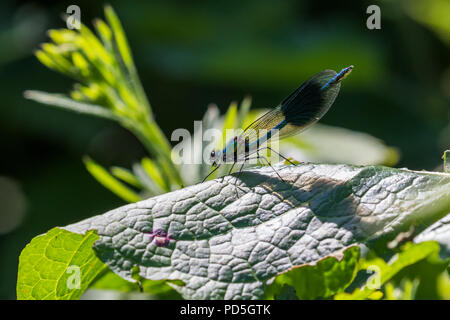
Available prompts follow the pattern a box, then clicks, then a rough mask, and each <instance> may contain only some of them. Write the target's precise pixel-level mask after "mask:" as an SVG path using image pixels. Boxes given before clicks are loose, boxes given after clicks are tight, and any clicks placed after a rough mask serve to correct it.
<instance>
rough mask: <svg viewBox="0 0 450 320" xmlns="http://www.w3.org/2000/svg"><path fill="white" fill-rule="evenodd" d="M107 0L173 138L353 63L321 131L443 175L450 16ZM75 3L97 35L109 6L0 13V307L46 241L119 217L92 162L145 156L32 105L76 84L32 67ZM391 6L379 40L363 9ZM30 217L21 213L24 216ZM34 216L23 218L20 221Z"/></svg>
mask: <svg viewBox="0 0 450 320" xmlns="http://www.w3.org/2000/svg"><path fill="white" fill-rule="evenodd" d="M349 2H350V1H334V0H333V1H325V0H323V1H311V2H308V1H282V2H281V1H275V0H267V1H266V0H264V1H262V0H252V1H236V2H235V1H227V2H221V3H220V4H219V3H216V2H214V1H196V2H194V1H139V2H133V1H110V2H109V3H110V4H111V5H112V6H113V7H114V9H115V10H116V12H117V14H118V15H119V18H120V19H121V21H122V24H123V26H124V28H125V32H126V34H127V36H128V40H129V43H130V46H131V49H132V51H133V54H134V58H135V63H136V66H137V69H138V72H139V74H140V77H141V80H142V83H143V86H144V88H145V89H146V91H147V94H148V97H149V100H150V103H151V104H152V108H153V111H154V113H155V116H156V120H157V122H158V124H159V125H160V127H161V128H162V129H163V131H164V132H165V133H166V135H167V136H169V137H170V134H171V132H172V131H173V130H174V129H176V128H187V129H189V130H192V129H193V121H194V120H199V119H201V117H202V115H203V113H204V112H205V110H206V106H207V105H208V104H209V103H211V102H214V103H217V104H218V106H219V107H220V109H221V110H222V111H225V110H226V108H227V106H228V105H229V103H230V102H231V101H233V100H235V101H240V100H241V99H242V98H243V97H244V96H245V95H246V94H250V95H251V96H252V98H253V106H254V107H257V108H265V107H272V106H275V105H276V104H278V103H279V102H280V101H281V99H282V98H283V97H285V96H286V95H287V94H289V93H290V92H291V91H292V90H293V89H294V88H296V87H297V86H298V85H299V84H300V83H301V82H302V81H304V80H305V79H307V78H308V77H310V76H311V75H313V74H315V73H317V72H319V71H321V70H323V69H334V70H337V71H339V70H340V69H342V68H343V67H346V66H348V65H350V64H353V65H355V69H354V71H353V73H352V75H351V76H350V77H349V78H348V79H346V80H345V81H346V83H345V90H341V93H340V97H339V101H340V103H339V106H340V108H339V109H337V108H336V109H333V108H332V110H330V112H328V114H327V115H326V116H325V117H324V118H323V120H322V123H326V124H330V125H335V126H340V127H345V128H348V129H353V130H358V131H363V132H367V133H369V134H371V135H373V136H375V137H378V138H380V139H382V140H383V141H384V142H385V143H386V144H388V145H390V146H394V147H397V148H398V150H399V151H400V154H401V158H400V161H399V163H398V164H397V166H399V167H408V168H410V169H416V170H422V169H425V170H435V169H437V167H438V166H439V165H440V164H441V161H442V160H441V155H442V152H443V151H444V150H445V149H448V148H449V147H450V127H449V118H450V104H449V97H450V65H449V61H450V60H449V58H450V54H449V46H450V27H449V26H448V22H447V23H446V22H445V21H448V19H449V17H450V8H449V6H448V4H447V5H446V4H445V3H446V2H445V0H432V1H428V0H411V1H358V2H356V1H355V2H352V3H351V4H349ZM70 4H77V5H78V6H80V8H81V20H82V22H83V23H85V24H87V25H88V26H89V27H92V24H91V21H92V19H93V18H95V17H102V18H103V4H104V3H103V2H100V1H97V2H95V1H69V2H65V1H61V2H59V3H57V4H56V3H54V2H52V1H42V2H37V1H19V2H14V1H8V0H6V1H5V0H2V1H1V2H0V88H1V89H0V90H1V97H0V146H1V158H0V159H1V160H0V161H1V166H0V211H1V212H0V215H1V216H0V217H1V220H0V224H3V227H0V232H1V233H0V298H3V299H15V283H16V274H17V263H18V256H19V254H20V251H21V250H22V249H23V247H24V246H25V245H26V244H27V243H28V242H29V241H30V240H31V239H32V238H33V237H34V236H36V235H38V234H40V233H43V232H46V231H47V230H49V229H50V228H52V227H54V226H63V225H67V224H69V223H73V222H76V221H79V220H81V219H84V218H87V217H90V216H92V215H95V214H101V213H103V212H105V211H107V210H109V209H112V208H115V207H117V206H119V205H122V204H123V203H124V202H123V201H122V200H120V199H118V198H117V197H116V196H114V195H113V194H112V193H110V192H109V191H107V190H106V189H104V188H103V187H102V186H101V185H100V184H98V182H96V181H95V180H94V179H93V178H92V177H91V176H90V175H89V174H88V173H87V171H86V170H85V168H84V165H83V163H82V161H81V158H82V156H83V155H86V154H88V155H90V156H91V157H92V158H94V159H95V160H96V161H98V162H100V163H102V164H103V165H105V166H109V165H122V166H129V165H130V164H131V163H132V162H133V161H136V160H139V159H140V158H141V157H142V156H143V155H145V151H144V149H143V148H142V147H141V146H140V144H139V142H138V141H137V140H136V139H135V138H134V137H133V136H132V135H131V134H129V133H128V132H127V131H125V130H124V129H122V128H120V127H119V126H118V125H116V124H114V123H111V122H108V121H105V120H100V119H95V118H90V117H87V116H80V115H76V114H73V113H70V112H65V111H61V110H56V109H52V108H49V107H47V106H43V105H39V104H37V103H35V102H31V101H27V100H25V99H24V98H23V91H24V90H26V89H37V90H43V91H48V92H61V93H63V92H64V93H65V92H68V91H69V90H70V89H71V86H72V81H71V80H69V79H67V78H65V77H64V76H62V75H60V74H56V73H54V72H52V71H50V70H48V69H46V68H45V67H44V66H43V65H41V64H40V63H39V62H38V60H37V59H36V58H35V57H34V56H33V54H32V53H33V50H34V49H36V48H38V46H39V44H40V43H42V42H44V41H47V40H48V38H47V37H46V30H48V29H50V28H64V27H65V23H64V22H63V20H62V19H61V18H60V17H61V14H62V13H63V12H65V11H66V8H67V6H68V5H70ZM370 4H377V5H379V6H380V8H381V30H368V29H367V28H366V19H367V18H368V16H369V15H368V14H366V8H367V7H368V6H369V5H370ZM23 208H25V209H24V210H22V209H23ZM20 212H24V215H23V216H22V215H20Z"/></svg>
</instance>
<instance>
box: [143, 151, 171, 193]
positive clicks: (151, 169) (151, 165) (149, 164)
mask: <svg viewBox="0 0 450 320" xmlns="http://www.w3.org/2000/svg"><path fill="white" fill-rule="evenodd" d="M141 165H142V168H144V170H145V172H146V173H147V174H148V176H149V177H150V178H151V179H152V180H153V181H155V182H156V184H157V185H158V186H159V187H160V188H161V189H162V190H166V191H169V189H168V186H167V184H166V182H165V180H164V178H163V176H162V175H161V172H160V171H159V169H158V166H157V165H156V163H155V162H154V161H152V160H151V159H149V158H143V159H142V161H141Z"/></svg>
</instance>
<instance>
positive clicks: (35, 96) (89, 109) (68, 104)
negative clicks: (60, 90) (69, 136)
mask: <svg viewBox="0 0 450 320" xmlns="http://www.w3.org/2000/svg"><path fill="white" fill-rule="evenodd" d="M24 95H25V98H27V99H30V100H34V101H37V102H40V103H43V104H46V105H49V106H53V107H58V108H63V109H68V110H71V111H75V112H78V113H85V114H90V115H94V116H97V117H102V118H107V119H111V120H119V119H118V118H117V116H116V115H115V114H114V113H113V112H111V111H110V110H108V109H106V108H104V107H102V106H99V105H95V104H89V103H83V102H79V101H75V100H73V99H70V98H68V97H66V96H63V95H60V94H52V93H47V92H42V91H35V90H27V91H25V93H24Z"/></svg>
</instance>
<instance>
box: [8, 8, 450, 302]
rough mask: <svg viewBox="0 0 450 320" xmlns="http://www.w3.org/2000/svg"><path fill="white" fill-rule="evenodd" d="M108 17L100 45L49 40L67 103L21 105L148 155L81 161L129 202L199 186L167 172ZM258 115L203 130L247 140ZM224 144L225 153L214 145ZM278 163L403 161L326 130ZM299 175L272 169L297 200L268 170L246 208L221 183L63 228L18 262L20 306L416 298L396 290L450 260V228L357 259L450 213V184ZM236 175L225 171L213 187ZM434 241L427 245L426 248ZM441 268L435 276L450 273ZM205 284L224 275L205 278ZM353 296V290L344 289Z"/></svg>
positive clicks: (382, 175) (167, 155) (112, 17)
mask: <svg viewBox="0 0 450 320" xmlns="http://www.w3.org/2000/svg"><path fill="white" fill-rule="evenodd" d="M105 17H106V22H105V21H103V20H100V19H97V20H96V21H95V30H96V33H97V34H95V33H94V32H92V31H91V30H90V29H89V28H88V27H86V26H84V25H83V26H82V28H81V30H79V31H74V30H66V29H62V30H51V31H49V36H50V39H51V41H52V42H51V43H45V44H43V45H42V47H41V49H40V50H37V51H36V56H37V58H38V59H39V60H40V61H41V63H42V64H44V65H46V66H47V67H49V68H50V69H52V70H55V71H57V72H60V73H62V74H63V75H65V76H68V77H70V78H72V79H74V80H75V81H76V83H75V84H74V88H73V90H72V91H71V92H70V94H69V95H63V94H50V93H45V92H40V91H26V92H25V96H26V97H27V98H29V99H32V100H35V101H37V102H40V103H43V104H47V105H51V106H55V107H59V108H64V109H67V110H71V111H75V112H78V113H83V114H89V115H93V116H97V117H102V118H106V119H109V120H113V121H116V122H118V123H119V124H121V125H122V126H123V127H124V128H126V129H128V130H130V132H132V133H133V134H134V135H135V136H136V137H137V138H138V139H139V140H140V141H141V143H142V144H143V145H144V146H145V147H146V149H147V151H148V153H149V157H144V158H143V159H141V160H140V161H137V162H136V163H135V164H134V165H133V167H132V168H131V169H127V168H121V167H116V166H113V167H111V168H109V169H107V168H103V167H102V166H101V165H100V164H98V163H96V162H95V161H94V160H92V159H90V158H89V157H85V158H84V163H85V165H86V168H87V170H88V171H89V172H90V173H91V174H92V176H93V177H94V178H95V179H97V180H98V181H99V182H100V183H101V184H102V185H104V186H105V187H106V188H107V189H109V190H111V191H112V192H113V193H115V194H116V195H117V196H119V197H120V198H122V199H123V200H125V201H127V202H136V201H139V200H141V199H145V198H148V197H151V196H155V195H159V194H164V193H167V192H168V191H173V190H175V189H179V188H180V187H181V186H186V185H192V184H195V183H198V182H199V181H200V180H201V179H202V178H203V177H204V176H205V175H206V174H207V173H208V171H209V169H210V168H209V166H208V165H206V164H204V163H203V162H202V164H200V165H192V164H181V165H180V166H177V165H175V164H174V163H173V162H172V160H171V152H172V148H171V146H170V143H169V142H168V140H167V139H166V137H164V135H163V134H162V131H161V129H160V128H159V126H158V125H157V123H156V122H155V120H154V115H153V111H152V109H151V106H150V103H149V102H148V100H147V98H146V95H145V93H144V90H143V88H142V85H141V83H140V80H139V77H138V74H137V71H136V68H135V65H134V62H133V58H132V54H131V50H130V48H129V45H128V43H127V39H126V36H125V33H124V31H123V28H122V26H121V23H120V21H119V19H118V18H117V16H116V14H115V13H114V11H113V9H112V8H111V7H109V6H106V7H105ZM346 47H348V46H346ZM244 55H245V54H244ZM297 60H298V59H297V58H296V61H297ZM207 63H208V62H207ZM255 70H256V69H255ZM218 71H219V73H220V72H225V73H226V72H227V71H226V70H218ZM216 72H217V70H216ZM264 72H265V71H264ZM277 72H279V71H277ZM283 72H284V71H283ZM250 76H252V77H253V78H255V77H254V75H250ZM256 78H258V77H256ZM259 78H261V79H262V77H259ZM250 106H251V99H250V98H249V97H246V98H244V99H243V100H242V102H241V103H240V104H239V106H238V103H236V102H232V103H231V104H230V106H229V108H228V111H227V112H226V113H225V115H223V116H221V115H220V112H219V110H218V108H217V107H216V106H214V105H211V106H210V107H209V108H208V111H207V112H206V113H205V115H204V118H203V129H204V130H205V129H208V128H219V129H221V130H222V131H223V132H225V131H226V130H227V129H232V128H245V127H246V126H247V125H248V124H250V123H251V122H252V121H254V120H255V119H256V117H258V116H260V115H261V114H262V113H263V112H264V110H262V109H256V110H252V111H249V110H250ZM224 136H225V135H224ZM225 142H226V141H225V140H224V139H220V141H216V145H217V147H220V146H221V145H223V144H224V143H225ZM198 143H201V145H197V146H196V147H199V148H194V149H197V150H203V149H204V147H205V145H204V142H202V141H200V142H198ZM330 146H334V147H336V146H338V148H337V150H338V152H333V153H330V152H329V149H330ZM281 151H282V153H285V152H287V153H288V154H290V153H289V152H291V151H294V152H295V151H296V152H297V153H295V154H294V158H298V159H302V160H305V159H306V160H309V161H316V162H330V163H349V164H356V165H371V164H386V165H394V164H395V163H396V162H397V161H398V158H399V154H398V152H397V150H396V149H395V148H392V147H388V146H386V145H385V144H384V143H383V142H381V141H380V140H378V139H376V138H374V137H371V136H369V135H367V134H364V133H359V132H353V131H350V130H346V129H343V128H334V127H330V126H323V125H322V126H321V125H316V126H315V127H313V128H312V129H310V130H309V131H307V132H306V133H305V134H304V135H302V136H295V137H291V138H289V139H287V140H286V141H282V142H281ZM195 156H199V155H195ZM200 156H201V155H200ZM291 156H292V155H291ZM447 157H448V151H447V152H446V153H445V154H444V156H443V159H444V172H449V168H448V163H447ZM296 163H298V162H297V161H296ZM298 164H299V165H298V166H297V167H295V169H293V168H292V167H290V166H280V165H279V166H278V167H277V168H278V169H279V170H280V171H281V172H283V173H282V175H283V174H286V172H287V176H286V177H285V178H286V180H289V181H291V182H292V183H293V186H290V187H289V188H287V187H286V186H285V185H283V184H282V183H281V182H280V181H279V180H278V179H277V178H276V177H275V176H274V174H273V172H271V171H270V170H269V168H260V169H253V170H248V171H245V172H244V174H243V178H242V181H241V182H242V183H243V186H241V187H242V188H247V190H246V193H245V195H242V197H243V198H245V199H244V200H243V199H241V198H240V197H236V195H237V192H236V188H235V187H234V184H233V183H232V182H231V179H235V177H225V179H224V180H223V181H222V182H219V181H218V180H214V181H210V182H206V183H205V184H199V185H197V186H193V187H192V188H188V189H182V190H178V191H175V192H174V193H172V194H170V195H163V196H160V198H158V203H159V207H155V200H154V199H148V200H147V202H141V203H140V204H139V205H138V206H135V205H130V206H126V207H122V208H118V209H116V210H115V211H114V212H110V213H107V214H105V215H103V216H98V217H94V218H91V219H88V220H86V221H82V222H80V223H79V224H76V225H72V226H68V227H67V230H70V231H71V232H69V231H67V230H63V229H57V228H55V229H52V230H50V231H49V232H48V233H46V234H45V235H41V236H37V237H36V238H34V239H33V240H32V241H31V243H30V244H29V245H27V247H26V248H25V249H24V250H23V252H22V254H21V256H20V265H19V272H18V281H17V297H18V298H19V299H77V298H79V297H80V296H81V294H82V293H83V292H84V291H85V290H86V289H88V288H93V289H102V290H106V289H109V290H118V291H123V292H135V291H141V290H142V291H143V292H144V293H148V294H151V295H152V296H153V297H154V298H179V297H180V295H182V296H183V297H184V298H202V299H222V298H237V299H243V298H262V297H266V298H271V299H273V298H275V299H282V298H299V299H314V298H332V297H333V296H334V298H336V299H380V298H382V297H383V295H384V297H385V298H386V299H411V298H414V297H415V295H416V292H420V290H421V289H420V286H421V285H422V283H421V282H420V280H417V279H413V278H410V277H409V278H408V277H404V278H401V279H400V280H399V281H397V280H398V279H396V277H397V276H399V275H400V274H401V273H402V272H403V271H405V270H407V269H408V267H411V266H412V265H415V264H417V263H420V262H424V261H426V260H427V261H428V259H429V258H430V257H432V256H434V255H436V254H437V253H438V252H439V253H440V254H442V253H445V252H446V251H445V250H439V245H438V243H439V244H440V245H441V248H443V249H445V248H446V247H450V245H449V242H448V237H446V236H445V235H446V234H447V233H446V230H447V226H448V222H447V220H445V218H444V219H442V220H439V221H440V222H439V224H438V226H437V227H436V228H434V229H433V228H432V230H431V231H430V232H428V233H423V234H422V238H423V239H422V240H420V239H421V238H420V235H419V238H416V242H418V243H416V244H407V245H405V246H404V247H402V248H401V249H400V250H399V251H398V252H396V254H395V256H394V258H392V259H390V260H389V261H388V262H386V261H385V260H384V259H383V258H382V257H381V256H375V254H374V253H373V252H372V253H371V255H370V258H367V257H360V256H359V254H360V250H359V245H360V244H367V245H371V244H372V243H373V241H374V240H378V239H381V238H382V237H384V236H395V235H396V234H397V233H398V232H400V231H401V230H404V229H405V228H408V227H410V226H414V225H416V224H421V223H425V222H427V223H431V222H435V221H436V220H438V219H440V218H442V217H443V216H444V215H445V214H446V213H448V212H449V211H450V203H449V202H448V199H449V198H450V197H449V193H448V190H449V189H448V186H449V179H450V178H449V176H448V175H446V174H437V173H427V172H413V171H409V170H398V169H390V168H385V167H373V166H369V167H353V166H345V165H336V166H331V165H310V164H300V163H298ZM228 169H229V166H226V165H223V166H222V167H221V168H220V169H219V170H217V172H216V173H215V175H213V176H211V178H210V179H212V178H214V176H216V177H217V176H222V175H224V174H226V173H227V171H228ZM258 177H259V178H258ZM261 177H264V178H265V181H261V180H259V179H260V178H261ZM293 177H295V179H294V178H293ZM232 186H233V187H232ZM255 190H259V191H258V192H256V191H255ZM305 190H306V191H305ZM373 190H376V192H374V191H373ZM380 195H384V196H385V197H381V196H380ZM280 199H281V200H280ZM164 203H165V204H166V205H165V206H164ZM243 203H245V205H243ZM167 208H169V209H167ZM167 210H169V211H167ZM305 217H307V219H306V220H304V221H303V220H302V219H303V218H305ZM352 217H353V218H354V219H350V218H352ZM436 223H438V222H436ZM156 225H158V226H159V227H164V228H165V227H168V226H170V228H169V227H168V228H169V233H170V237H171V240H170V241H169V244H168V245H167V247H164V246H162V247H161V246H158V245H155V244H154V243H152V240H150V239H149V235H148V233H149V232H151V231H152V230H153V229H152V228H153V227H154V226H156ZM92 230H95V231H92ZM436 230H438V231H439V232H436ZM288 231H289V232H288ZM97 233H98V235H97ZM255 235H258V237H260V238H258V237H256V238H255V237H254V236H255ZM111 239H114V241H111ZM262 239H265V240H262ZM96 240H97V241H96ZM425 240H432V241H428V242H421V241H425ZM434 241H437V242H434ZM94 242H95V244H94ZM272 242H274V243H272ZM211 243H213V244H214V243H216V244H217V247H213V246H212V245H211ZM311 243H314V248H311V247H310V245H311ZM267 245H270V246H271V247H270V248H269V247H265V246H267ZM148 248H150V249H148ZM385 249H386V248H385ZM214 250H218V252H220V255H215V252H213V251H214ZM394 250H396V249H394ZM143 251H145V252H146V254H145V255H143ZM385 251H388V250H387V249H386V250H385ZM389 252H391V251H389ZM391 253H392V252H391ZM219 256H220V257H219ZM189 257H195V259H193V260H192V261H191V260H189ZM221 259H223V260H221ZM268 261H269V262H268ZM442 261H444V260H442ZM442 261H441V260H440V264H439V268H440V269H439V271H440V272H441V269H442V268H443V267H445V266H448V263H447V264H446V262H445V261H444V262H442ZM73 265H76V266H79V267H80V271H81V273H80V274H81V281H80V288H79V289H70V288H69V286H68V285H67V284H68V280H69V277H70V276H71V275H70V274H68V273H67V270H68V267H70V266H73ZM242 265H245V267H242ZM107 266H108V267H109V269H108V267H107ZM373 266H376V267H378V268H379V270H380V274H379V275H380V287H379V288H376V287H373V286H370V283H371V281H373V280H374V277H371V278H369V279H368V280H367V281H366V282H365V283H364V284H363V285H360V286H358V285H357V284H355V282H356V280H357V279H356V278H355V275H356V272H357V271H360V272H363V271H365V270H368V269H370V270H371V268H372V267H373ZM233 268H235V269H233ZM240 268H243V269H240ZM111 270H112V271H114V272H112V271H111ZM205 270H212V271H216V272H217V273H216V274H214V272H212V273H211V274H210V273H207V274H202V272H204V271H205ZM199 275H200V276H199ZM208 277H209V278H208ZM352 281H353V283H352ZM448 283H449V281H448V275H447V277H445V274H444V273H439V282H438V283H437V287H438V289H439V295H440V296H441V297H448V294H449V293H448V288H449V286H448ZM355 285H356V287H358V288H357V289H355V290H350V289H349V288H350V287H352V288H353V287H354V286H355ZM173 288H175V290H176V292H175V291H174V289H173ZM345 289H347V290H346V291H347V292H346V293H344V292H343V291H344V290H345ZM438 289H436V290H438Z"/></svg>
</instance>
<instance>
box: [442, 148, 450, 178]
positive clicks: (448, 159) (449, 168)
mask: <svg viewBox="0 0 450 320" xmlns="http://www.w3.org/2000/svg"><path fill="white" fill-rule="evenodd" d="M442 160H444V172H447V173H450V150H445V152H444V154H443V155H442Z"/></svg>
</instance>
